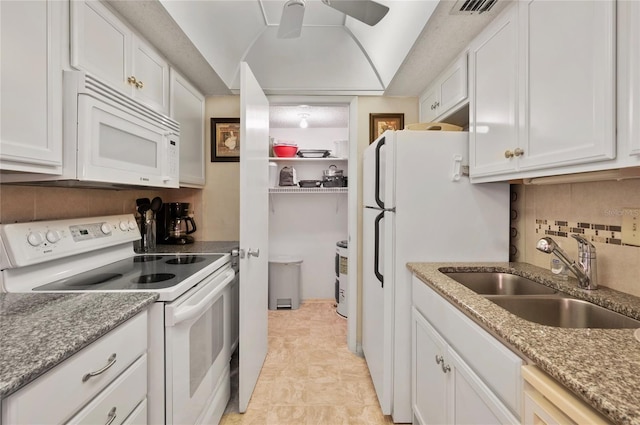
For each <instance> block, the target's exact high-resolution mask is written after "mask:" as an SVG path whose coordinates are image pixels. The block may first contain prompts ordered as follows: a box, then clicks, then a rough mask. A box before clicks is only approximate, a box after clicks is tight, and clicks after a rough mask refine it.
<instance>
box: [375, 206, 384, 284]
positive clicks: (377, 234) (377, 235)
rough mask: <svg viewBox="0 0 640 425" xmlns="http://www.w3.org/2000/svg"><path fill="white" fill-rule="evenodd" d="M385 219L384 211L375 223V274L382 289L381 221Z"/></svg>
mask: <svg viewBox="0 0 640 425" xmlns="http://www.w3.org/2000/svg"><path fill="white" fill-rule="evenodd" d="M383 218H384V211H381V212H380V214H378V216H377V217H376V220H375V222H374V229H375V232H374V245H375V246H374V253H373V255H374V259H373V272H374V273H375V275H376V277H377V278H378V280H379V281H380V287H381V288H384V276H383V275H382V273H380V221H382V219H383Z"/></svg>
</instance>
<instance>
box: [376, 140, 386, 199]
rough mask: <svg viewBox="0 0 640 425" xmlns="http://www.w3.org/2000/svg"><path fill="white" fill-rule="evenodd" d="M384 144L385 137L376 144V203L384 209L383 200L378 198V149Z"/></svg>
mask: <svg viewBox="0 0 640 425" xmlns="http://www.w3.org/2000/svg"><path fill="white" fill-rule="evenodd" d="M384 144H385V138H384V137H383V138H382V139H380V141H379V142H378V145H377V146H376V204H378V206H379V207H380V208H381V209H384V202H383V201H382V199H381V198H380V178H381V176H380V171H381V170H380V149H382V147H383V146H384Z"/></svg>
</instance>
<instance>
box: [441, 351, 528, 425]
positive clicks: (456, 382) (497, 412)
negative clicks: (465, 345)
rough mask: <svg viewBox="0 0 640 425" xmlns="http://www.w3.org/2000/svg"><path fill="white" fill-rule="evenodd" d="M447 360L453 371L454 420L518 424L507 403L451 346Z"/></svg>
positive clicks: (457, 421)
mask: <svg viewBox="0 0 640 425" xmlns="http://www.w3.org/2000/svg"><path fill="white" fill-rule="evenodd" d="M447 361H448V364H449V365H450V367H451V369H452V373H453V377H452V379H453V387H454V395H453V403H452V404H453V417H452V418H451V421H450V422H449V423H453V424H478V425H484V424H516V423H520V421H519V420H518V418H516V417H515V416H513V414H512V413H511V412H510V411H509V410H508V409H507V408H506V407H505V406H504V404H503V403H502V402H501V401H500V400H499V399H498V397H496V395H495V394H494V393H493V392H491V390H490V389H489V388H488V387H487V386H486V385H485V384H484V382H482V380H481V379H480V378H479V377H478V376H477V375H476V374H475V372H474V371H473V370H472V369H471V368H470V367H469V366H468V365H467V364H466V363H465V362H464V361H463V360H462V358H461V357H460V356H458V355H457V353H456V352H454V351H453V350H452V349H451V348H449V352H448V355H447Z"/></svg>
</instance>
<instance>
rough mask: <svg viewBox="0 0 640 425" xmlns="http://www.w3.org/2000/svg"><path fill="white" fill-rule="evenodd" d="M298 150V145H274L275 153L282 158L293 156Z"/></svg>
mask: <svg viewBox="0 0 640 425" xmlns="http://www.w3.org/2000/svg"><path fill="white" fill-rule="evenodd" d="M296 152H298V147H297V146H290V145H273V153H274V154H275V156H278V157H280V158H291V157H293V156H295V155H296Z"/></svg>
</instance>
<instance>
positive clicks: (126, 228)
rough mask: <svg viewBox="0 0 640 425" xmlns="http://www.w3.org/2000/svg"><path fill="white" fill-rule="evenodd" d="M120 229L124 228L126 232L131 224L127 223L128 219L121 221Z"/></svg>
mask: <svg viewBox="0 0 640 425" xmlns="http://www.w3.org/2000/svg"><path fill="white" fill-rule="evenodd" d="M120 230H122V231H123V232H126V231H127V230H129V225H128V224H127V222H126V221H121V222H120Z"/></svg>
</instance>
